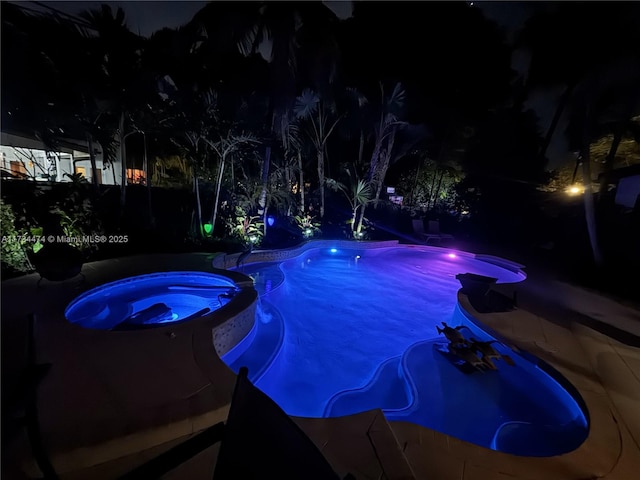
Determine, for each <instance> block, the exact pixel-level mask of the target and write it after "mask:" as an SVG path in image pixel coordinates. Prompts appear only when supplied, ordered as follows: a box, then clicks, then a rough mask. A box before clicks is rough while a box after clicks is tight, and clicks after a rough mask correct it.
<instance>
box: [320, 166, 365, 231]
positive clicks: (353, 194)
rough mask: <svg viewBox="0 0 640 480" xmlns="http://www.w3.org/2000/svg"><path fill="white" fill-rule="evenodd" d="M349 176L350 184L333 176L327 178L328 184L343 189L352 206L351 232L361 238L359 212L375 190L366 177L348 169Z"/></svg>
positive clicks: (333, 188)
mask: <svg viewBox="0 0 640 480" xmlns="http://www.w3.org/2000/svg"><path fill="white" fill-rule="evenodd" d="M346 173H347V176H348V178H349V185H345V184H343V183H340V182H338V181H336V180H334V179H332V178H327V185H328V186H329V188H331V189H332V190H337V191H341V192H342V193H343V194H344V196H345V198H346V199H347V201H348V202H349V206H350V207H351V233H352V234H353V237H354V238H355V239H360V237H361V235H362V224H358V213H359V211H360V210H361V209H364V207H365V206H366V205H367V204H368V203H370V202H371V201H372V196H373V192H372V190H371V184H370V183H369V182H367V181H366V180H364V179H361V178H358V177H357V175H356V174H352V173H351V170H349V169H348V168H347V169H346Z"/></svg>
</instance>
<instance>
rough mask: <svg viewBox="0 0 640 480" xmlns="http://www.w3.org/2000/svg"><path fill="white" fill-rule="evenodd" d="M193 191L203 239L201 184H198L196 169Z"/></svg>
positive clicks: (199, 229) (194, 170)
mask: <svg viewBox="0 0 640 480" xmlns="http://www.w3.org/2000/svg"><path fill="white" fill-rule="evenodd" d="M193 189H194V191H195V194H196V214H197V220H198V238H202V237H203V236H204V235H203V228H202V207H201V206H200V184H199V183H198V176H197V174H196V169H195V168H194V169H193Z"/></svg>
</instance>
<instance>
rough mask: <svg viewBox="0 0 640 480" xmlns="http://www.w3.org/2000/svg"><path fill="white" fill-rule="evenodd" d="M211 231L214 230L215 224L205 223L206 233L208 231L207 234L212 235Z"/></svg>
mask: <svg viewBox="0 0 640 480" xmlns="http://www.w3.org/2000/svg"><path fill="white" fill-rule="evenodd" d="M211 232H213V225H212V224H210V223H205V224H204V233H206V234H207V235H211Z"/></svg>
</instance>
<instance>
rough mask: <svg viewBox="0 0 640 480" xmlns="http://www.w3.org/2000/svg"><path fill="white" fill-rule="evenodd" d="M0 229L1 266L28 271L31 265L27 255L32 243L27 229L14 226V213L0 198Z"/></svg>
mask: <svg viewBox="0 0 640 480" xmlns="http://www.w3.org/2000/svg"><path fill="white" fill-rule="evenodd" d="M0 230H1V231H2V247H1V250H0V253H1V255H2V257H1V261H2V267H3V270H5V269H6V268H7V267H8V268H9V269H10V270H14V271H16V272H29V271H32V270H33V266H32V265H31V262H30V261H29V257H28V256H27V251H28V249H29V248H30V247H31V246H32V245H33V244H32V243H31V242H30V239H29V238H28V235H27V233H29V231H28V230H27V229H25V228H20V227H18V226H16V215H15V213H14V211H13V208H12V206H11V205H10V204H8V203H5V202H4V200H1V199H0Z"/></svg>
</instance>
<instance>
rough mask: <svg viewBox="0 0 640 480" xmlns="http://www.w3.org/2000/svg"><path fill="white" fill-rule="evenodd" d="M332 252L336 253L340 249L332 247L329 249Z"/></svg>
mask: <svg viewBox="0 0 640 480" xmlns="http://www.w3.org/2000/svg"><path fill="white" fill-rule="evenodd" d="M329 251H330V252H331V253H336V252H337V251H338V249H337V248H332V249H331V250H329Z"/></svg>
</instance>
